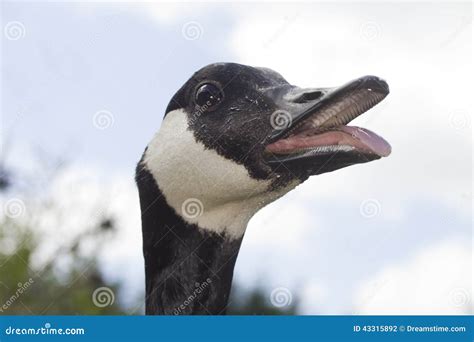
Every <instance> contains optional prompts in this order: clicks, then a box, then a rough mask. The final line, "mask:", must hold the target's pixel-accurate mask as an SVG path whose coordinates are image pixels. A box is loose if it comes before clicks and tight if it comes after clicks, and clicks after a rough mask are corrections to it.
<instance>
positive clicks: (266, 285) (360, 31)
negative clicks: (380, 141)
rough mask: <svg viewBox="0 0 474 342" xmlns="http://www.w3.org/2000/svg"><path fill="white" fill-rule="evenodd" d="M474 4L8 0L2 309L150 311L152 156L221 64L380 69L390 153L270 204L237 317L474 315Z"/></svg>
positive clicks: (4, 15) (331, 82)
mask: <svg viewBox="0 0 474 342" xmlns="http://www.w3.org/2000/svg"><path fill="white" fill-rule="evenodd" d="M472 18H473V14H472V4H471V3H470V2H465V3H450V2H445V3H443V2H433V3H430V2H425V3H417V4H412V3H407V2H403V3H390V2H383V3H382V2H377V3H375V2H373V3H370V2H364V3H357V2H350V3H334V4H329V3H319V2H313V3H298V4H294V3H291V4H290V3H281V2H278V3H274V2H262V3H240V4H237V3H232V2H227V3H223V4H219V3H204V2H199V3H153V2H147V3H131V2H130V3H126V2H101V3H94V2H54V3H53V2H21V1H20V2H2V3H1V27H2V32H1V34H2V36H1V54H0V58H1V91H0V96H1V141H0V142H1V154H0V314H143V312H144V311H143V296H144V272H143V260H142V252H141V228H140V212H139V203H138V194H137V190H136V188H135V185H134V182H133V176H134V167H135V165H136V163H137V161H138V160H139V158H140V156H141V154H142V152H143V150H144V148H145V146H146V145H147V143H148V142H149V140H150V139H151V137H152V135H153V134H154V133H155V132H156V131H157V130H158V129H159V126H160V123H161V120H162V116H163V114H164V110H165V108H166V105H167V104H168V101H169V100H170V98H171V97H172V95H173V94H174V92H176V90H177V89H179V87H180V86H181V85H182V84H183V83H184V82H185V81H186V80H187V79H188V78H189V77H190V76H191V75H192V73H193V72H194V71H196V70H197V69H199V68H201V67H203V66H205V65H206V64H209V63H212V62H220V61H228V62H237V63H243V64H249V65H253V66H265V67H269V68H272V69H274V70H276V71H278V72H279V73H281V74H282V75H283V76H284V77H285V78H286V79H287V80H288V81H289V82H290V83H292V84H295V85H298V86H302V87H325V86H337V85H340V84H342V83H345V82H346V81H348V80H351V79H353V78H356V77H359V76H362V75H367V74H374V75H377V76H380V77H383V78H385V79H386V80H387V81H388V83H389V84H390V88H391V94H390V95H389V96H388V97H387V99H386V100H385V101H384V102H382V103H381V104H380V105H378V106H377V107H376V108H374V109H372V110H371V111H370V112H369V113H367V114H365V115H364V116H363V117H360V118H358V119H356V120H355V121H354V124H355V125H360V126H364V127H367V128H369V129H371V130H374V131H375V132H377V133H379V134H380V135H382V136H383V137H384V138H386V139H387V140H388V141H389V142H390V143H391V145H392V148H393V153H392V155H391V156H390V157H389V158H385V159H384V160H380V161H377V162H374V163H370V164H364V165H358V166H353V167H350V168H347V169H342V170H339V171H337V172H334V173H330V174H325V175H321V176H317V177H313V178H312V179H311V180H309V181H308V182H306V183H305V184H304V185H303V186H300V187H298V188H297V189H296V190H294V191H292V192H291V193H289V194H288V195H286V196H285V197H284V198H282V199H280V200H278V201H277V202H275V203H272V204H271V205H269V206H268V207H266V208H264V209H263V210H262V211H260V212H259V213H258V214H257V215H256V216H255V217H254V218H253V219H252V220H251V222H250V225H249V227H248V230H247V233H246V236H245V239H244V243H243V247H242V249H241V252H240V254H239V258H238V260H237V265H236V269H235V278H234V287H233V294H232V300H231V302H230V312H229V313H235V314H256V313H261V314H262V313H263V314H473V304H472V282H473V279H472V273H473V272H472V271H473V263H472V243H473V240H472V185H473V183H472V135H471V134H472V108H473V107H472V71H473V67H472Z"/></svg>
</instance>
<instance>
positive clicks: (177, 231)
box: [136, 164, 242, 315]
mask: <svg viewBox="0 0 474 342" xmlns="http://www.w3.org/2000/svg"><path fill="white" fill-rule="evenodd" d="M136 177H137V184H138V190H139V194H140V206H141V211H142V232H143V254H144V257H145V278H146V314H148V315H157V314H158V315H159V314H161V315H177V314H188V315H189V314H201V315H205V314H213V315H218V314H225V311H226V307H227V302H228V299H229V293H230V288H231V284H232V276H233V272H234V266H235V261H236V259H237V255H238V252H239V249H240V244H241V242H242V239H236V240H229V239H227V238H226V237H223V236H220V235H218V234H215V233H211V232H206V231H204V230H202V229H200V228H198V227H197V226H196V225H192V224H188V223H186V222H185V221H184V220H183V219H182V218H181V217H180V216H179V215H177V214H176V212H175V211H174V210H173V209H172V208H171V207H170V206H169V205H168V204H167V203H166V200H165V198H164V196H163V194H162V193H161V191H160V190H159V188H158V186H157V184H156V182H155V180H154V178H153V176H152V175H151V174H150V172H149V171H148V170H146V169H145V168H143V167H142V165H141V164H139V165H138V168H137V176H136Z"/></svg>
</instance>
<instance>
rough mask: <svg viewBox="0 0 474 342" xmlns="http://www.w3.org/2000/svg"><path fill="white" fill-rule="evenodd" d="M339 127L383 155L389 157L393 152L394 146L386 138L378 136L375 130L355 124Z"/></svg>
mask: <svg viewBox="0 0 474 342" xmlns="http://www.w3.org/2000/svg"><path fill="white" fill-rule="evenodd" d="M339 129H340V130H341V131H344V132H346V133H348V134H350V135H352V136H353V137H354V138H356V139H357V140H359V141H360V142H361V143H362V144H363V145H365V146H366V147H367V148H368V149H370V150H371V151H373V152H374V153H376V154H378V155H379V156H381V157H387V156H388V155H389V154H390V152H392V147H391V146H390V144H389V143H388V142H386V141H385V139H384V138H382V137H380V136H378V135H377V134H375V133H374V132H371V131H369V130H368V129H365V128H360V127H353V126H342V127H340V128H339Z"/></svg>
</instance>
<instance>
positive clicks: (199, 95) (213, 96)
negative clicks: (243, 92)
mask: <svg viewBox="0 0 474 342" xmlns="http://www.w3.org/2000/svg"><path fill="white" fill-rule="evenodd" d="M223 98H224V94H223V93H222V90H221V89H220V88H219V87H218V86H216V85H215V84H212V83H205V84H203V85H201V86H200V87H199V88H198V89H197V91H196V104H197V105H198V106H199V107H201V108H202V109H203V110H207V109H211V108H212V107H214V106H216V105H217V104H219V102H221V101H222V99H223Z"/></svg>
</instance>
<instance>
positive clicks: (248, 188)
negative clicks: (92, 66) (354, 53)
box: [136, 63, 391, 314]
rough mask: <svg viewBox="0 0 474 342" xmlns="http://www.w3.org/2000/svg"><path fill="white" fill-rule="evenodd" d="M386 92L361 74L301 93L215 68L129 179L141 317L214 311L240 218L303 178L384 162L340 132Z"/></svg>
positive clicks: (378, 152) (196, 81) (366, 136)
mask: <svg viewBox="0 0 474 342" xmlns="http://www.w3.org/2000/svg"><path fill="white" fill-rule="evenodd" d="M388 93H389V89H388V85H387V83H386V82H385V81H383V80H381V79H380V78H378V77H375V76H364V77H361V78H358V79H356V80H353V81H351V82H349V83H347V84H345V85H343V86H341V87H337V88H314V89H302V88H299V87H296V86H293V85H290V84H289V83H288V82H287V81H286V80H285V79H284V78H283V77H282V76H281V75H280V74H278V73H276V72H275V71H273V70H270V69H266V68H254V67H250V66H245V65H240V64H235V63H216V64H211V65H208V66H206V67H204V68H202V69H200V70H199V71H197V72H196V73H195V74H194V75H193V76H192V77H191V78H190V79H189V80H188V81H187V82H186V83H185V84H184V85H183V86H182V87H181V89H179V90H178V92H177V93H176V94H175V95H174V96H173V98H172V99H171V101H170V103H169V105H168V107H167V109H166V113H165V117H164V119H163V122H162V124H161V127H160V129H159V131H158V132H157V133H156V134H155V136H154V137H153V138H152V140H151V142H150V143H149V144H148V146H147V148H146V149H145V152H144V153H143V156H142V158H141V160H140V162H139V163H138V166H137V170H136V182H137V185H138V189H139V195H140V206H141V211H142V231H143V253H144V258H145V274H146V313H147V314H224V313H225V311H226V305H227V302H228V297H229V292H230V288H231V283H232V276H233V271H234V265H235V262H236V259H237V254H238V252H239V248H240V245H241V243H242V238H243V236H244V233H245V229H246V227H247V223H248V221H249V220H250V218H251V217H252V216H253V215H254V214H255V213H256V212H257V211H258V210H259V209H261V208H262V207H264V206H265V205H267V204H268V203H271V202H273V201H275V200H276V199H277V198H279V197H281V196H283V195H284V194H286V193H287V192H288V191H290V190H292V189H293V188H295V187H296V186H297V185H298V184H301V183H302V182H304V181H305V180H306V179H308V177H309V176H311V175H318V174H321V173H324V172H329V171H333V170H337V169H340V168H343V167H346V166H349V165H353V164H357V163H365V162H369V161H373V160H376V159H379V158H381V157H385V156H388V155H389V154H390V151H391V148H390V145H389V144H388V143H387V142H386V141H385V140H383V139H382V138H381V137H379V136H377V135H376V134H375V133H373V132H371V131H369V130H367V129H363V128H357V127H349V126H346V124H347V123H349V122H350V121H351V120H353V119H354V118H356V117H357V116H359V115H361V114H362V113H364V112H365V111H367V110H368V109H370V108H371V107H373V106H375V105H376V104H377V103H379V102H380V101H381V100H382V99H384V98H385V96H387V94H388Z"/></svg>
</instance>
